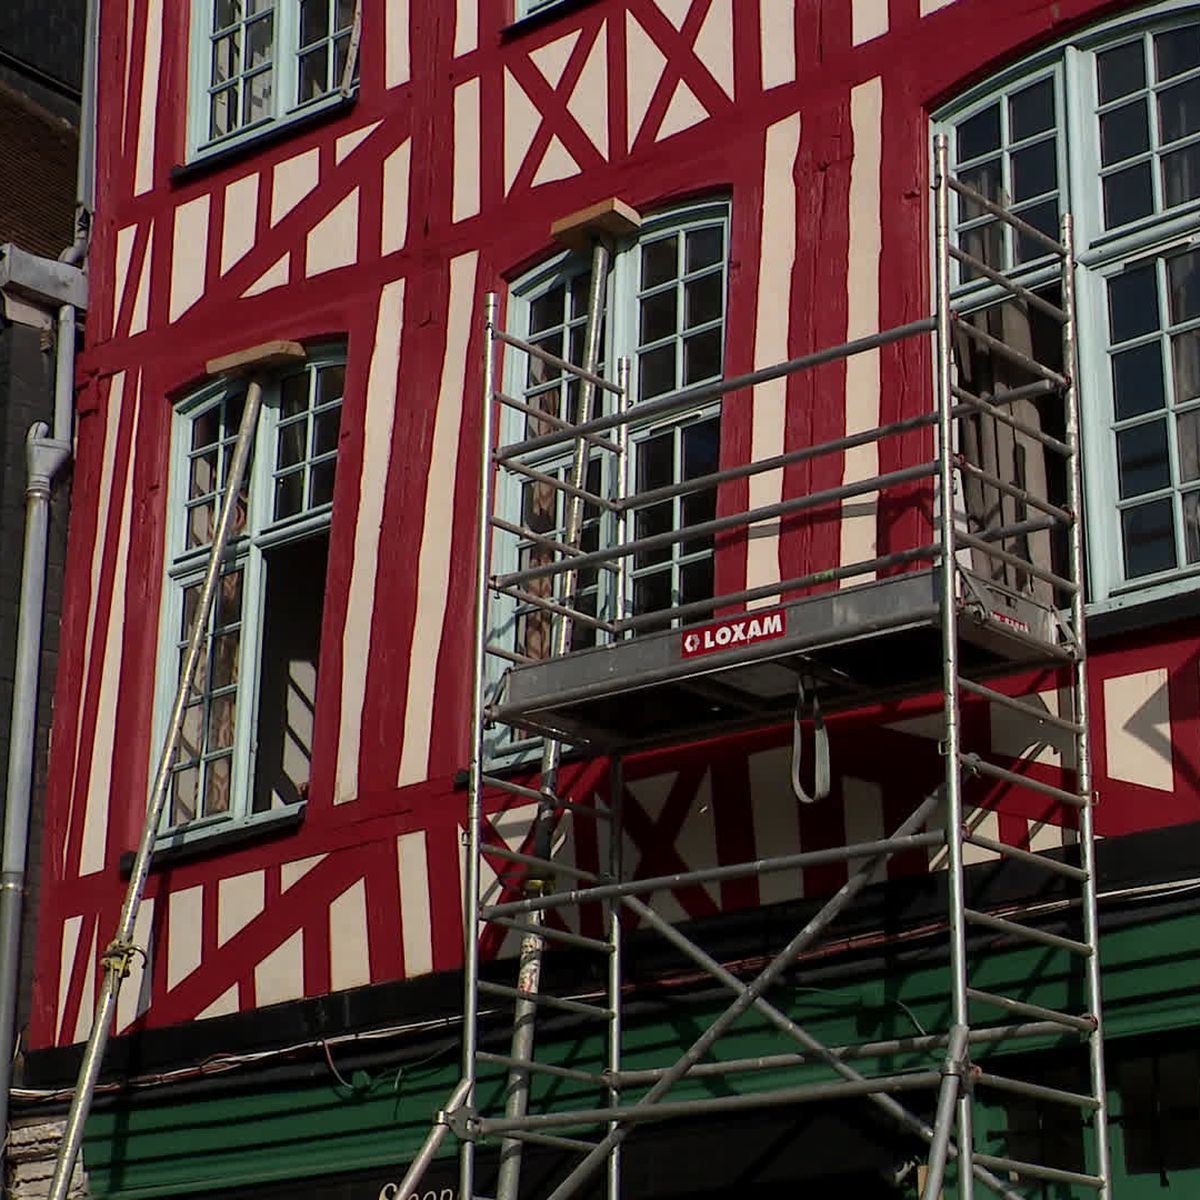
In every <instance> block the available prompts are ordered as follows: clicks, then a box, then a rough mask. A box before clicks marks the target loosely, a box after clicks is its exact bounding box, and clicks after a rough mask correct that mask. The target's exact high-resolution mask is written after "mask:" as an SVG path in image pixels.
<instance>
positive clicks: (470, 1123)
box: [433, 1104, 479, 1142]
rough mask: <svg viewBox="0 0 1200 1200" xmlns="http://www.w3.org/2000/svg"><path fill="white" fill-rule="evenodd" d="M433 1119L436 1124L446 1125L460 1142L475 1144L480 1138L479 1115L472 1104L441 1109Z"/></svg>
mask: <svg viewBox="0 0 1200 1200" xmlns="http://www.w3.org/2000/svg"><path fill="white" fill-rule="evenodd" d="M433 1119H434V1122H435V1123H436V1124H438V1125H445V1126H446V1127H447V1128H448V1129H449V1130H450V1132H451V1133H452V1134H454V1136H455V1137H456V1138H458V1139H459V1141H463V1142H473V1141H476V1140H477V1139H478V1137H479V1113H478V1112H477V1111H476V1109H475V1106H474V1105H472V1104H460V1105H459V1106H458V1107H457V1108H450V1109H446V1108H443V1109H439V1110H438V1112H437V1114H436V1115H435V1116H434V1118H433Z"/></svg>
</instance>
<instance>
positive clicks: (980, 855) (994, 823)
mask: <svg viewBox="0 0 1200 1200" xmlns="http://www.w3.org/2000/svg"><path fill="white" fill-rule="evenodd" d="M967 828H968V829H970V830H971V832H972V833H977V834H979V835H980V836H981V837H985V838H988V839H989V840H990V841H993V842H1002V841H1003V840H1004V839H1003V838H1002V837H1001V836H1000V816H999V814H998V813H995V812H992V811H990V810H989V809H984V808H977V809H976V810H975V811H974V812H972V813H970V815H969V816H968V817H967ZM999 857H1000V855H999V854H997V853H996V852H995V851H994V850H987V849H985V848H984V847H982V846H976V845H974V844H973V843H970V842H964V843H963V865H964V866H968V867H969V866H970V865H971V864H972V863H979V862H994V861H995V860H996V859H998V858H999Z"/></svg>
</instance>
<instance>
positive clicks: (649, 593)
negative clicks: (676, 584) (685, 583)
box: [633, 571, 671, 613]
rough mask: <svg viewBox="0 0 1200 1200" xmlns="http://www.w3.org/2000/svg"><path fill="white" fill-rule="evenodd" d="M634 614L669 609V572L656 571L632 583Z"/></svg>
mask: <svg viewBox="0 0 1200 1200" xmlns="http://www.w3.org/2000/svg"><path fill="white" fill-rule="evenodd" d="M633 607H634V611H635V612H639V613H647V612H658V611H660V610H661V609H664V608H670V607H671V572H670V571H656V572H655V573H654V574H653V575H643V576H641V577H640V578H638V579H635V580H634V581H633Z"/></svg>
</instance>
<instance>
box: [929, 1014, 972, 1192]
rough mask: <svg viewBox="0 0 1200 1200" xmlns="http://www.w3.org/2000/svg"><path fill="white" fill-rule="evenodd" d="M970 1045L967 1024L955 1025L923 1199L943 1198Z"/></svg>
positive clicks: (934, 1128) (951, 1032) (947, 1049)
mask: <svg viewBox="0 0 1200 1200" xmlns="http://www.w3.org/2000/svg"><path fill="white" fill-rule="evenodd" d="M966 1049H967V1027H966V1026H965V1025H955V1026H954V1028H953V1029H952V1030H951V1031H950V1044H949V1045H948V1046H947V1048H946V1063H945V1066H943V1067H942V1087H941V1091H940V1092H939V1093H938V1104H937V1116H936V1118H935V1119H934V1122H933V1143H932V1145H931V1146H930V1148H929V1173H928V1174H927V1175H926V1176H925V1187H924V1190H923V1191H922V1193H921V1200H940V1197H941V1195H942V1180H943V1178H944V1177H945V1174H946V1155H947V1153H948V1152H949V1149H950V1127H951V1125H953V1123H954V1106H955V1104H957V1102H958V1093H959V1091H960V1090H961V1089H962V1073H963V1056H964V1054H965V1052H966Z"/></svg>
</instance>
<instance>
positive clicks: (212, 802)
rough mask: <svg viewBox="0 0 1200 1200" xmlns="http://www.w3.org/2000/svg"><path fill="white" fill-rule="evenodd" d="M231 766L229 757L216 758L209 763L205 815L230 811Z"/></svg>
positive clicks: (205, 789)
mask: <svg viewBox="0 0 1200 1200" xmlns="http://www.w3.org/2000/svg"><path fill="white" fill-rule="evenodd" d="M229 767H230V760H229V759H228V758H215V759H213V760H212V762H210V763H209V764H208V773H207V774H208V778H207V779H206V780H205V786H204V814H205V816H208V815H209V814H211V813H223V812H228V811H229V774H230V772H229Z"/></svg>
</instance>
